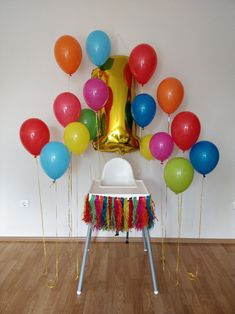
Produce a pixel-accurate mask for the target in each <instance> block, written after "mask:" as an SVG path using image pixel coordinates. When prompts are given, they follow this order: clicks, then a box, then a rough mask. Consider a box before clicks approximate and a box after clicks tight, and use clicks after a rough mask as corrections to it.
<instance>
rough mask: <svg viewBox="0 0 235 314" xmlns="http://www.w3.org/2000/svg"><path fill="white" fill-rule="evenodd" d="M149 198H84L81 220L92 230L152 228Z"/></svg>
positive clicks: (153, 217) (152, 217)
mask: <svg viewBox="0 0 235 314" xmlns="http://www.w3.org/2000/svg"><path fill="white" fill-rule="evenodd" d="M155 218H156V217H155V215H154V203H153V201H152V199H151V196H146V197H139V198H137V197H134V198H123V197H122V198H120V197H110V196H109V197H107V196H99V195H91V197H90V199H89V195H87V196H86V199H85V205H84V216H83V220H84V221H85V222H86V223H91V224H92V225H93V226H94V228H96V229H102V230H112V231H114V230H115V231H128V230H129V229H132V228H135V229H137V230H142V229H143V228H146V227H148V228H152V227H153V225H154V220H155Z"/></svg>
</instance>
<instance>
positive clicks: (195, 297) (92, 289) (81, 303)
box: [0, 242, 235, 314]
mask: <svg viewBox="0 0 235 314" xmlns="http://www.w3.org/2000/svg"><path fill="white" fill-rule="evenodd" d="M54 248H55V244H54V243H51V244H50V245H48V251H49V260H50V269H49V271H50V275H51V276H50V277H52V278H53V274H54V264H52V262H54V254H55V251H54ZM82 249H83V244H82V243H80V244H79V264H80V263H81V256H82ZM160 251H161V246H160V244H157V243H154V244H153V255H154V261H155V266H156V272H157V281H158V287H159V294H158V295H156V296H155V295H153V293H152V284H151V277H150V270H149V263H148V255H147V253H146V252H143V246H142V244H141V243H130V244H129V245H127V244H125V243H92V244H91V249H90V251H89V253H88V261H87V268H86V274H85V280H84V287H83V288H84V289H83V293H82V295H81V296H77V294H76V288H77V282H76V281H75V280H74V279H73V275H74V272H75V268H76V263H75V256H74V257H73V258H71V255H72V254H73V252H74V248H73V245H71V244H70V243H62V244H61V246H60V266H59V281H58V285H57V287H56V288H54V289H49V288H47V281H46V278H45V276H44V275H42V271H43V251H42V244H41V243H33V242H31V243H6V242H5V243H4V242H2V243H0V313H16V314H23V313H56V314H59V313H68V314H69V313H85V314H96V313H97V314H106V313H108V314H113V313H123V314H129V313H135V314H138V313H158V314H161V313H166V314H173V313H177V314H184V313H189V314H194V313H195V314H199V313H200V314H207V313H211V314H217V313H218V314H223V313H226V314H234V313H235V245H230V244H226V245H218V244H182V245H181V247H180V259H181V260H180V285H179V286H176V285H175V283H176V275H175V265H176V264H175V262H176V244H167V245H166V253H167V259H166V265H167V269H166V270H165V271H163V270H162V266H161V262H160ZM196 264H198V267H199V274H198V279H197V280H196V281H191V280H189V278H188V276H187V271H192V270H193V269H194V268H195V265H196Z"/></svg>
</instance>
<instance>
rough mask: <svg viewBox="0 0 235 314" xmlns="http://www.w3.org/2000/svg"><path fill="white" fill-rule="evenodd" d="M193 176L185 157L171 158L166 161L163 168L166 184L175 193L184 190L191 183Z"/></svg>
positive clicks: (190, 166)
mask: <svg viewBox="0 0 235 314" xmlns="http://www.w3.org/2000/svg"><path fill="white" fill-rule="evenodd" d="M193 177H194V170H193V167H192V165H191V163H190V161H189V160H188V159H186V158H182V157H176V158H172V159H170V160H169V161H168V162H167V164H166V166H165V168H164V179H165V182H166V185H167V186H168V188H169V189H171V191H173V192H175V193H176V194H179V193H182V192H184V191H185V190H186V189H187V188H188V187H189V186H190V184H191V183H192V181H193Z"/></svg>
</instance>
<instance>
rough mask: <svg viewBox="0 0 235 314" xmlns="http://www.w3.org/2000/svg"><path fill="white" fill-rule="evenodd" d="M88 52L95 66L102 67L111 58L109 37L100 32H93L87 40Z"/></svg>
mask: <svg viewBox="0 0 235 314" xmlns="http://www.w3.org/2000/svg"><path fill="white" fill-rule="evenodd" d="M86 52H87V55H88V57H89V59H90V60H91V62H92V63H93V64H95V65H96V66H97V67H100V66H102V65H103V64H104V63H105V62H106V61H107V60H108V58H109V56H110V52H111V42H110V39H109V37H108V35H107V34H106V33H105V32H103V31H100V30H95V31H93V32H91V33H90V34H89V35H88V37H87V40H86Z"/></svg>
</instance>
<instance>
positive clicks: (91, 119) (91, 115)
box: [79, 109, 99, 141]
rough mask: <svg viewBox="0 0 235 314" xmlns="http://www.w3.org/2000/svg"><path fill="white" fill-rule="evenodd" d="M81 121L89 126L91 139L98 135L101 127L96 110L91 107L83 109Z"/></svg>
mask: <svg viewBox="0 0 235 314" xmlns="http://www.w3.org/2000/svg"><path fill="white" fill-rule="evenodd" d="M79 121H80V122H81V123H83V124H85V126H86V127H87V128H88V130H89V133H90V139H91V141H93V140H94V138H95V137H96V136H97V131H98V127H99V123H98V118H97V117H96V113H95V111H93V110H91V109H82V111H81V115H80V118H79Z"/></svg>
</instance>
